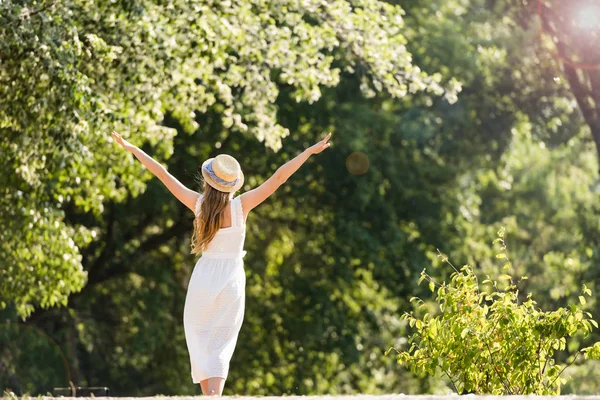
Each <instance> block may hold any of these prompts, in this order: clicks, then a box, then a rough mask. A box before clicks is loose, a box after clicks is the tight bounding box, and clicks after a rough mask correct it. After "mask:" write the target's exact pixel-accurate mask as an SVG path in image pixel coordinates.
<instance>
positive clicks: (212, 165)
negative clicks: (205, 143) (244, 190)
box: [202, 154, 244, 193]
mask: <svg viewBox="0 0 600 400" xmlns="http://www.w3.org/2000/svg"><path fill="white" fill-rule="evenodd" d="M202 176H203V177H204V180H205V181H206V183H208V184H209V185H210V186H212V187H213V188H215V189H217V190H219V191H221V192H226V193H233V192H237V191H238V190H240V188H241V187H242V185H243V184H244V174H243V173H242V168H241V167H240V164H239V163H238V162H237V160H236V159H235V158H233V157H231V156H229V155H227V154H220V155H218V156H216V157H215V158H209V159H208V160H206V161H204V163H203V164H202Z"/></svg>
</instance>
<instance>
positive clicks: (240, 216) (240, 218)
mask: <svg viewBox="0 0 600 400" xmlns="http://www.w3.org/2000/svg"><path fill="white" fill-rule="evenodd" d="M242 225H244V211H243V210H242V199H240V197H239V196H238V197H236V198H235V199H233V200H231V226H242Z"/></svg>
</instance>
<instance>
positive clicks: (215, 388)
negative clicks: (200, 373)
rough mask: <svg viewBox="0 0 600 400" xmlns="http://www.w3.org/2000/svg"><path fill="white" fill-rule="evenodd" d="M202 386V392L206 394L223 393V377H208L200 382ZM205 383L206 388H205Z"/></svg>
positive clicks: (219, 394) (216, 394) (215, 394)
mask: <svg viewBox="0 0 600 400" xmlns="http://www.w3.org/2000/svg"><path fill="white" fill-rule="evenodd" d="M200 384H201V386H202V393H204V394H205V395H207V396H221V395H222V394H223V388H224V387H225V379H224V378H217V377H215V378H208V379H205V380H203V381H201V382H200ZM205 385H206V389H205Z"/></svg>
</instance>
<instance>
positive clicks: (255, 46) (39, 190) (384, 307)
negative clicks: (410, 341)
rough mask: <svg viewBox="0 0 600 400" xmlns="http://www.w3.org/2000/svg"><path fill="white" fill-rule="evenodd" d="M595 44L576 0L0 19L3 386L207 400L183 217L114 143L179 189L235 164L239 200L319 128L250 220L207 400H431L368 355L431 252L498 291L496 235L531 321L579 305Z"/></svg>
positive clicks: (598, 138)
mask: <svg viewBox="0 0 600 400" xmlns="http://www.w3.org/2000/svg"><path fill="white" fill-rule="evenodd" d="M599 34H600V5H599V4H598V3H597V2H595V1H584V0H573V1H569V0H540V1H539V2H538V1H535V0H418V1H417V0H415V1H390V2H383V1H376V0H337V1H330V2H321V1H316V0H296V1H293V0H279V1H277V2H268V1H262V0H231V1H218V2H217V1H214V2H213V1H201V0H191V1H189V0H186V1H183V0H153V1H150V0H141V1H140V0H136V1H132V0H114V1H111V2H94V1H93V0H62V1H61V0H58V1H54V2H52V0H46V1H44V0H41V1H31V0H27V1H15V0H8V1H4V2H1V3H0V133H1V140H0V260H1V261H0V262H1V264H0V308H1V310H0V388H2V389H3V390H6V389H8V388H10V389H11V390H12V391H13V392H14V393H17V394H23V393H30V394H33V395H37V394H44V393H47V392H49V391H51V390H52V388H54V387H59V386H60V387H67V386H68V383H69V381H72V382H74V383H75V384H76V385H80V386H108V387H109V388H110V389H111V394H113V395H117V396H149V395H155V394H165V395H191V394H200V389H199V387H198V385H193V384H192V381H191V377H190V371H189V369H190V366H189V359H188V354H187V349H186V345H185V338H184V331H183V305H184V300H185V294H186V288H187V283H188V280H189V277H190V275H191V272H192V270H193V267H194V264H195V258H194V257H193V256H192V255H191V254H190V237H191V230H192V218H193V214H192V213H191V212H189V211H188V210H187V209H186V208H185V206H183V205H182V204H180V203H178V202H177V200H176V199H175V198H173V197H172V196H171V195H170V193H169V192H168V191H167V190H166V189H165V188H164V187H163V186H162V184H161V183H160V182H159V181H158V180H157V179H152V177H151V175H150V174H149V173H148V172H147V171H145V170H144V169H143V167H142V166H141V164H140V163H138V162H137V161H136V160H134V158H133V157H132V156H131V155H130V154H127V153H126V152H124V151H122V150H121V149H120V148H119V147H118V146H116V145H115V144H114V143H112V142H111V141H110V139H109V132H110V131H111V130H113V129H114V130H117V131H119V132H120V133H122V134H123V136H124V137H125V138H127V139H128V140H130V141H131V142H132V143H133V144H135V145H138V146H140V147H141V148H143V149H144V150H145V151H146V152H147V153H149V154H150V155H152V156H153V157H155V158H156V159H157V160H159V161H161V162H162V163H163V164H164V165H166V166H167V167H168V169H169V171H170V172H171V173H172V174H173V175H175V176H176V177H177V178H179V179H180V180H181V181H182V182H183V183H184V184H186V185H187V186H188V187H191V188H194V189H198V185H197V181H196V179H195V176H196V175H197V173H198V168H199V167H200V165H201V163H202V161H203V160H205V159H206V158H208V157H211V156H214V155H216V154H218V153H228V154H231V155H233V156H235V157H236V158H237V159H238V160H239V161H240V164H241V165H242V168H243V169H244V172H245V175H246V184H245V187H244V188H243V190H248V189H250V188H252V187H254V186H256V185H258V184H260V183H262V182H263V181H264V180H265V179H266V178H268V177H269V176H270V174H272V173H273V172H274V171H275V170H276V169H277V168H278V166H279V165H281V164H282V163H284V162H286V161H288V160H289V159H291V158H292V157H294V156H295V155H296V154H297V153H299V152H301V151H302V150H303V149H304V148H305V147H306V146H308V145H309V144H312V143H313V142H314V141H316V140H318V139H319V138H320V137H322V135H323V134H324V133H326V132H328V131H332V132H333V138H332V142H333V146H332V147H331V149H330V150H328V151H327V152H325V153H323V154H322V155H320V156H316V157H313V158H311V159H310V160H309V162H308V163H307V164H306V165H305V166H303V167H302V168H301V170H299V171H298V172H297V173H296V174H295V175H294V176H293V177H292V178H291V179H290V180H289V181H288V182H287V183H286V184H285V186H284V187H282V188H281V189H279V190H278V192H277V193H276V194H275V195H274V196H273V197H272V198H270V199H269V200H268V201H267V202H266V203H264V204H263V205H261V206H260V207H259V208H257V209H256V210H255V211H254V212H253V213H251V215H250V216H249V218H248V232H247V239H246V250H247V251H248V254H247V256H246V258H245V268H246V274H247V300H246V304H247V306H246V307H247V308H246V316H245V322H244V325H243V327H242V330H241V333H240V338H239V341H238V344H237V348H236V352H235V354H234V357H233V359H232V364H231V372H230V375H229V379H228V381H227V383H226V388H225V393H224V394H225V395H232V394H247V395H284V394H297V395H309V394H347V393H372V394H376V393H399V392H402V393H412V394H420V393H445V392H448V391H449V386H448V383H447V382H446V381H445V380H444V379H443V377H442V376H439V377H425V376H414V375H412V374H411V373H409V372H408V371H406V370H405V369H403V368H402V367H400V366H398V365H397V364H396V360H395V357H394V354H393V352H392V353H390V354H389V355H387V356H385V355H384V352H385V351H386V350H388V349H389V348H390V347H392V346H397V347H401V346H403V345H404V344H405V343H406V337H407V335H408V334H409V333H410V328H409V327H408V326H407V324H406V322H405V321H403V320H402V319H401V316H402V314H403V313H404V312H406V311H410V310H412V307H413V306H412V305H411V304H410V303H409V299H410V298H411V297H413V296H422V297H423V298H424V299H431V294H430V293H428V291H427V289H426V288H425V287H421V286H419V285H418V284H417V280H418V277H419V274H420V272H421V271H422V270H423V269H424V268H428V272H429V273H430V274H431V275H433V276H436V277H439V278H440V279H443V278H444V277H447V276H448V275H449V274H450V272H451V271H448V268H447V267H446V266H444V265H443V264H442V263H441V262H440V261H439V260H438V258H437V249H439V250H440V251H442V252H443V253H445V254H447V255H448V256H449V258H450V260H451V261H452V262H453V263H454V264H455V265H464V264H470V265H472V266H474V267H475V269H476V271H477V272H478V273H480V274H481V275H482V276H484V275H485V274H495V273H496V272H497V271H500V269H501V263H500V262H499V261H500V260H495V258H494V255H495V254H496V253H495V251H494V249H493V247H492V241H493V240H494V238H495V235H496V232H497V231H498V229H500V227H505V228H506V235H507V245H508V251H509V254H510V257H511V260H512V262H513V264H514V266H515V268H516V274H518V275H526V276H528V277H529V280H528V281H526V284H525V286H524V287H523V288H522V290H523V292H528V293H529V292H530V293H533V296H534V299H536V300H537V301H538V303H539V305H540V307H541V308H542V309H556V308H558V307H562V306H566V305H567V304H570V303H571V302H574V301H577V297H578V295H579V294H580V291H581V288H582V286H583V284H586V285H587V286H588V287H589V288H591V289H592V291H593V293H594V295H595V294H596V291H597V290H598V284H597V280H598V277H599V276H600V269H599V268H598V261H599V259H600V249H599V248H598V243H599V241H600V198H599V194H600V180H599V179H598V177H599V175H598V171H599V162H598V148H600V147H599V146H600V46H599V44H600V43H599V42H600V36H599ZM497 261H498V262H497ZM586 307H587V309H588V311H590V312H591V313H592V314H593V315H594V316H595V317H598V316H600V310H599V309H598V308H599V307H600V304H599V303H598V302H597V301H594V300H591V301H588V303H587V305H586ZM597 340H600V335H599V334H598V333H595V334H594V335H592V337H589V338H576V339H575V340H574V341H573V342H572V345H571V346H570V347H569V348H568V349H567V351H566V352H563V353H560V354H559V359H560V360H563V362H564V360H567V358H568V356H569V354H572V353H573V351H574V349H575V348H578V346H580V345H584V344H587V343H592V342H594V341H597ZM599 371H600V369H599V368H598V364H594V363H591V362H586V363H578V364H576V365H575V366H573V367H572V368H571V369H570V370H569V374H570V378H571V379H570V381H569V383H568V384H567V386H566V388H565V389H564V390H563V393H565V392H566V393H581V394H591V393H594V394H597V393H598V390H599V388H598V382H600V372H599Z"/></svg>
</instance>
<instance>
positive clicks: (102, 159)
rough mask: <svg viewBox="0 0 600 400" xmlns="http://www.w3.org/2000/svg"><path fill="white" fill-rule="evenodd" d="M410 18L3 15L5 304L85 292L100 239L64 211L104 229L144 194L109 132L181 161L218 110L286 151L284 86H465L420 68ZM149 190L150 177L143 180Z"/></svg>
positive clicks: (353, 13) (66, 7)
mask: <svg viewBox="0 0 600 400" xmlns="http://www.w3.org/2000/svg"><path fill="white" fill-rule="evenodd" d="M402 14H403V10H402V9H401V8H400V7H399V6H393V5H390V4H387V3H385V2H381V1H375V0H361V1H357V2H353V3H352V4H351V3H350V2H348V1H343V0H341V1H335V2H328V3H322V2H319V1H315V0H306V1H302V2H295V1H293V2H292V1H289V2H277V3H276V4H274V3H270V2H263V1H245V2H220V1H214V2H213V1H208V2H205V1H192V2H189V1H169V2H165V3H160V2H159V3H156V2H150V1H144V2H136V3H131V2H120V3H110V4H101V3H96V2H92V1H86V0H83V1H79V0H75V1H60V2H53V3H43V4H40V3H38V2H37V1H29V2H25V3H23V2H14V1H8V2H3V3H2V4H1V5H0V87H1V89H0V99H1V100H0V129H1V130H2V131H1V134H2V137H3V138H4V140H2V142H1V144H0V154H2V165H1V168H2V171H4V172H5V173H3V174H2V178H1V181H0V183H1V186H2V188H3V189H2V196H0V197H1V198H2V200H0V201H1V202H2V203H1V207H2V209H3V210H6V212H4V213H2V217H0V218H1V220H0V226H1V228H2V229H0V231H1V232H2V233H1V234H0V235H2V236H0V240H2V247H1V248H2V259H3V260H4V262H5V265H6V267H5V268H3V269H2V270H1V271H0V273H1V274H2V275H0V278H1V279H0V282H1V285H2V286H1V287H0V288H1V289H2V290H1V291H0V292H1V293H2V298H1V299H0V301H2V304H6V303H7V302H11V303H12V302H14V303H15V304H16V305H17V307H18V311H19V313H20V315H22V316H27V315H28V314H29V313H31V311H32V310H33V307H34V305H40V306H41V307H48V306H52V305H55V304H58V303H60V304H62V305H64V304H66V302H67V299H68V296H69V294H70V293H72V292H76V291H79V290H81V288H82V287H83V285H84V284H85V281H86V279H87V272H86V271H85V270H84V268H83V266H82V255H81V251H80V249H81V248H82V247H85V246H87V245H88V244H89V243H90V242H91V241H92V240H93V239H94V236H95V234H97V232H95V231H94V230H93V229H92V228H90V227H87V228H86V227H85V226H83V225H78V226H73V225H69V224H67V223H65V221H64V216H65V208H66V207H68V206H69V204H72V205H74V206H75V207H77V208H78V209H81V210H84V211H86V212H90V213H93V214H95V215H100V214H101V213H102V212H103V210H104V204H105V203H106V202H107V201H109V200H117V201H123V200H124V199H125V197H126V196H127V195H128V193H130V194H132V195H133V196H136V195H138V194H139V193H140V192H141V191H143V190H144V187H145V186H144V183H143V182H144V181H145V180H147V179H148V177H149V176H148V174H146V173H143V171H142V169H141V167H140V166H139V164H137V163H134V162H133V161H132V160H127V161H126V162H122V160H120V159H119V158H120V157H121V155H119V154H117V153H115V152H113V151H112V149H111V148H110V146H109V144H108V143H107V142H108V140H107V136H106V134H105V132H109V131H110V130H111V129H116V130H119V131H124V132H128V133H129V134H131V135H133V136H135V138H136V142H137V143H140V144H141V143H144V142H148V143H150V144H151V145H155V154H156V155H157V156H158V157H160V158H167V157H169V156H170V155H171V154H172V151H173V148H172V139H173V136H174V135H175V133H176V131H175V130H173V129H167V128H166V127H165V126H164V125H163V124H162V120H163V119H164V116H165V113H170V114H172V115H173V116H174V117H176V118H177V120H178V121H179V124H180V126H181V127H182V129H183V131H185V132H192V131H194V130H195V129H197V128H198V125H197V122H196V121H195V115H196V113H203V112H206V111H207V110H208V109H209V108H211V107H214V108H215V109H216V110H217V112H218V115H219V117H220V118H221V119H222V122H223V125H224V127H226V128H228V129H230V130H232V131H238V132H245V133H247V134H248V135H250V136H252V137H255V138H257V139H258V140H259V141H263V142H264V143H265V145H266V146H267V147H270V148H272V149H278V148H280V147H281V138H283V137H285V136H287V135H288V134H289V131H288V130H287V129H286V128H285V127H284V126H282V125H281V124H279V123H278V121H277V118H276V115H277V107H276V105H275V104H274V102H275V100H276V99H277V97H278V95H279V86H278V85H284V86H287V87H290V88H292V96H293V98H294V99H295V100H296V101H307V102H314V101H316V100H318V99H319V97H320V96H321V88H322V87H333V86H336V85H337V84H338V83H339V79H340V74H341V73H342V72H355V73H357V74H359V75H360V76H361V79H362V86H361V87H362V89H363V92H364V93H365V94H367V95H372V94H373V93H375V91H384V92H386V93H389V94H390V95H392V96H396V97H401V96H404V95H405V94H407V93H414V92H418V91H430V92H432V93H434V94H436V95H442V94H445V95H446V97H447V98H448V99H450V100H452V101H453V100H455V98H456V92H457V91H458V90H459V87H458V85H457V83H456V82H454V81H448V79H447V80H446V82H449V83H448V88H447V89H448V90H447V91H446V92H444V88H443V87H442V85H443V82H442V77H441V75H440V74H433V75H427V74H425V73H424V72H422V71H421V70H420V69H419V68H418V67H417V66H416V65H413V63H412V60H411V55H410V53H409V52H408V51H407V49H406V46H405V42H406V40H405V38H404V36H403V35H402V30H403V26H404V25H403V19H402ZM140 176H142V177H143V179H141V180H140V179H139V177H140Z"/></svg>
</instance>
